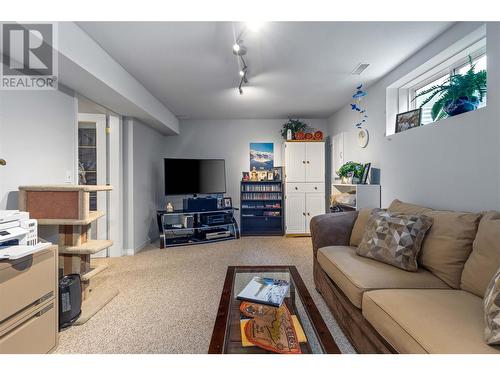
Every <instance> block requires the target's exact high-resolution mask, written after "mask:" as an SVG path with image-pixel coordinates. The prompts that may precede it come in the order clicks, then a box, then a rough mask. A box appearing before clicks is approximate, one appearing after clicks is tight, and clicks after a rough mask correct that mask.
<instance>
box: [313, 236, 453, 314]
mask: <svg viewBox="0 0 500 375" xmlns="http://www.w3.org/2000/svg"><path fill="white" fill-rule="evenodd" d="M317 259H318V263H319V264H320V265H321V268H322V269H323V270H324V271H325V272H326V274H327V275H328V276H329V277H330V278H331V279H332V280H333V281H334V283H335V284H336V285H337V286H338V287H339V288H340V289H341V290H342V292H343V293H344V294H345V295H346V297H347V298H349V300H350V301H351V303H352V304H353V305H354V306H356V307H357V308H361V301H362V297H363V293H364V292H365V291H367V290H373V289H391V288H406V289H410V288H448V286H447V285H446V284H445V283H444V282H442V281H441V280H439V279H438V278H437V277H436V276H434V275H433V274H432V273H430V272H429V271H426V270H422V269H420V270H418V271H417V272H408V271H403V270H400V269H398V268H396V267H393V266H390V265H388V264H384V263H380V262H378V261H376V260H373V259H368V258H363V257H360V256H359V255H357V254H356V249H355V248H354V247H349V246H327V247H323V248H321V249H319V251H318V255H317Z"/></svg>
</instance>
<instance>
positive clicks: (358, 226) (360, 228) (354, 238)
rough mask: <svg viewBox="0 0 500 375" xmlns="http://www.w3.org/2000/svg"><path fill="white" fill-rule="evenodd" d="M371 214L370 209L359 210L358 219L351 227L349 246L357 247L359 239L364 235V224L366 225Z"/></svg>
mask: <svg viewBox="0 0 500 375" xmlns="http://www.w3.org/2000/svg"><path fill="white" fill-rule="evenodd" d="M371 212H372V209H371V208H362V209H361V210H359V213H358V218H357V219H356V222H355V223H354V226H353V227H352V232H351V239H350V241H349V245H350V246H359V244H360V243H361V239H362V238H363V234H364V233H365V228H366V223H368V220H369V219H370V214H371Z"/></svg>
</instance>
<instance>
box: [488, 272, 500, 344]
mask: <svg viewBox="0 0 500 375" xmlns="http://www.w3.org/2000/svg"><path fill="white" fill-rule="evenodd" d="M484 321H485V323H486V328H485V329H484V337H485V339H486V342H487V343H488V344H490V345H500V268H499V269H498V270H497V272H496V274H495V275H494V276H493V278H492V279H491V282H490V284H489V285H488V287H487V288H486V293H485V295H484Z"/></svg>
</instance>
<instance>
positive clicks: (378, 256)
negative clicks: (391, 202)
mask: <svg viewBox="0 0 500 375" xmlns="http://www.w3.org/2000/svg"><path fill="white" fill-rule="evenodd" d="M431 226H432V219H431V218H429V217H427V216H425V215H404V214H397V213H390V212H387V211H384V210H380V209H378V208H376V209H374V210H373V211H372V213H371V216H370V219H369V220H368V223H367V224H366V228H365V233H364V234H363V238H362V240H361V243H360V244H359V246H358V249H357V254H358V255H361V256H363V257H367V258H372V259H375V260H378V261H381V262H383V263H387V264H391V265H393V266H395V267H398V268H401V269H403V270H406V271H413V272H415V271H417V269H418V265H417V257H418V253H419V252H420V247H421V245H422V241H423V239H424V236H425V233H426V232H427V231H428V230H429V228H430V227H431Z"/></svg>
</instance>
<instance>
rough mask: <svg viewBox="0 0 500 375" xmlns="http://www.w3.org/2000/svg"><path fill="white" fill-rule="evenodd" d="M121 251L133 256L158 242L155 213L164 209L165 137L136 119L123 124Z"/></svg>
mask: <svg viewBox="0 0 500 375" xmlns="http://www.w3.org/2000/svg"><path fill="white" fill-rule="evenodd" d="M123 127H124V128H123V130H124V132H123V142H124V143H123V144H124V147H123V150H124V221H125V223H124V248H125V253H126V254H135V253H137V252H138V251H140V250H142V248H144V246H146V245H147V244H149V243H150V242H151V241H152V240H155V239H156V238H158V227H157V225H156V215H155V211H156V210H157V209H158V208H161V207H162V206H163V200H164V197H163V196H164V193H163V190H164V189H163V152H164V138H165V137H164V136H163V135H162V134H160V133H159V132H158V131H156V130H154V129H153V128H151V127H149V126H147V125H144V124H143V123H141V122H140V121H138V120H136V119H130V118H126V119H124V121H123Z"/></svg>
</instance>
